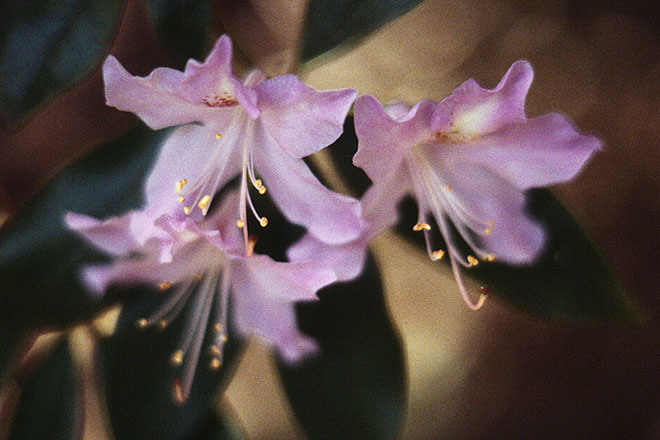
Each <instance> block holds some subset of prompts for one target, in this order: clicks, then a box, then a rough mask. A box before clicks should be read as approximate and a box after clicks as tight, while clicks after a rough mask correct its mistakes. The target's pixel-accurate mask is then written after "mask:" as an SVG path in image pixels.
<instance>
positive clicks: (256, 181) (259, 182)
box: [254, 179, 262, 189]
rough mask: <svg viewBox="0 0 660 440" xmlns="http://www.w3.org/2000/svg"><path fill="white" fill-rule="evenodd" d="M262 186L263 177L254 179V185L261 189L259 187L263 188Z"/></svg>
mask: <svg viewBox="0 0 660 440" xmlns="http://www.w3.org/2000/svg"><path fill="white" fill-rule="evenodd" d="M261 186H262V182H261V179H257V180H255V181H254V187H255V188H257V189H259V188H261Z"/></svg>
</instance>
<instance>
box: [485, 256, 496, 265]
mask: <svg viewBox="0 0 660 440" xmlns="http://www.w3.org/2000/svg"><path fill="white" fill-rule="evenodd" d="M486 261H488V262H489V263H492V262H493V261H495V255H493V254H488V255H486Z"/></svg>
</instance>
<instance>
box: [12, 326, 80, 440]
mask: <svg viewBox="0 0 660 440" xmlns="http://www.w3.org/2000/svg"><path fill="white" fill-rule="evenodd" d="M76 390H77V387H76V380H75V375H74V372H73V363H72V360H71V354H70V353H69V347H68V344H67V340H66V338H62V341H61V342H59V343H58V345H57V347H56V348H55V349H54V350H53V352H52V353H51V354H50V355H49V357H48V359H46V360H45V361H44V363H43V364H41V365H40V366H39V367H38V368H37V370H36V371H34V373H32V375H31V376H30V378H29V379H28V380H27V382H26V383H25V384H24V386H23V392H22V394H21V398H20V402H19V405H18V408H17V410H16V414H15V415H14V421H13V424H12V428H11V434H10V436H9V439H10V440H23V439H25V440H32V439H40V440H48V439H53V440H67V439H76V438H79V437H80V435H81V434H82V406H81V403H82V400H81V399H80V395H79V393H78V392H76Z"/></svg>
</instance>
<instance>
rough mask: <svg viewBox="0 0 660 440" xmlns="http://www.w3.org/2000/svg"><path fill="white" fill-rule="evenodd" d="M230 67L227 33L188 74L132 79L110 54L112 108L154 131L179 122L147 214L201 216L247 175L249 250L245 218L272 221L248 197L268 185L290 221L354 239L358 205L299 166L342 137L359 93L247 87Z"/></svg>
mask: <svg viewBox="0 0 660 440" xmlns="http://www.w3.org/2000/svg"><path fill="white" fill-rule="evenodd" d="M231 63H232V48H231V41H230V39H229V37H227V36H223V37H221V38H220V39H219V40H218V42H217V43H216V45H215V47H214V48H213V50H212V51H211V53H210V54H209V56H208V57H207V59H206V61H205V62H204V63H203V64H200V63H198V62H197V61H195V60H190V61H189V62H188V64H187V65H186V68H185V71H184V72H179V71H177V70H173V69H169V68H158V69H156V70H154V71H153V72H152V73H151V74H150V75H149V76H147V77H145V78H141V77H135V76H131V75H130V74H129V73H128V72H127V71H126V70H125V69H124V68H123V67H122V66H121V64H119V61H117V59H115V58H114V57H112V56H110V57H108V59H107V60H106V62H105V64H104V65H103V77H104V80H105V94H106V100H107V104H108V105H111V106H114V107H116V108H118V109H120V110H124V111H130V112H133V113H135V114H136V115H138V116H139V117H140V118H141V119H142V120H143V121H144V122H145V123H146V124H147V125H149V126H150V127H151V128H153V129H161V128H164V127H168V126H174V125H182V126H181V127H179V128H177V129H176V130H175V131H174V133H173V134H172V135H171V136H170V137H169V138H168V139H167V141H166V143H165V145H164V148H163V151H162V153H161V155H160V157H159V160H158V163H157V164H156V167H155V169H154V171H153V173H152V175H151V177H150V180H149V182H148V183H147V187H146V195H147V207H146V208H145V210H144V211H145V214H147V215H149V217H150V218H158V217H159V216H160V215H161V214H164V213H169V214H171V215H173V216H174V217H175V218H179V219H181V218H183V217H184V216H185V215H190V216H192V218H193V219H195V220H200V219H201V218H202V217H203V216H204V215H206V213H207V212H208V209H209V208H210V206H211V203H212V200H213V197H214V196H215V194H216V193H217V192H218V191H219V189H220V188H222V187H223V185H224V184H226V183H227V182H229V181H230V180H232V179H234V178H235V177H237V176H240V197H239V199H238V202H237V206H236V208H235V209H236V211H235V222H236V223H237V225H238V227H240V228H243V230H244V241H245V245H246V247H247V246H248V242H249V240H248V237H249V235H248V231H247V224H248V221H247V217H248V215H249V214H248V213H249V212H251V213H252V214H253V215H254V216H255V217H256V219H257V221H258V222H259V224H260V225H261V226H266V225H267V224H268V219H267V218H266V217H264V216H262V215H260V214H259V213H258V212H257V210H256V209H255V208H254V205H253V203H252V199H251V195H250V191H256V192H257V193H258V194H264V193H265V192H266V187H268V192H269V193H270V194H271V195H272V197H273V200H274V201H275V203H276V204H277V205H278V207H279V208H280V210H281V211H282V212H283V214H284V215H285V216H286V217H287V218H288V219H289V220H290V221H292V222H294V223H297V224H300V225H303V226H305V227H306V228H307V229H308V231H309V232H310V233H311V234H313V235H314V236H316V237H317V238H318V239H320V240H322V241H323V242H326V243H342V242H345V241H348V240H351V239H354V238H355V237H357V236H358V234H359V231H360V228H361V227H362V222H361V219H360V205H359V203H358V202H357V201H356V200H354V199H352V198H350V197H346V196H343V195H340V194H336V193H334V192H332V191H330V190H328V189H327V188H325V187H324V186H323V185H321V183H320V182H319V181H318V180H317V179H316V177H315V176H314V175H313V174H312V173H311V171H310V170H309V168H308V167H307V166H306V165H305V163H304V162H303V160H302V159H303V157H305V156H307V155H310V154H312V153H315V152H317V151H319V150H320V149H322V148H324V147H326V146H327V145H329V144H331V143H332V142H333V141H335V140H336V139H337V138H338V137H339V135H340V134H341V133H342V130H343V122H344V119H345V117H346V114H347V112H348V110H349V108H350V106H351V105H352V103H353V101H354V100H355V97H356V92H355V91H354V90H348V89H346V90H337V91H326V92H318V91H316V90H314V89H312V88H310V87H308V86H307V85H305V84H304V83H303V82H301V81H300V80H299V79H298V78H297V77H296V76H294V75H282V76H278V77H275V78H271V79H266V78H265V75H264V74H263V73H262V72H260V71H254V72H252V73H251V74H250V75H248V77H247V78H246V79H245V81H244V82H241V81H239V80H237V79H236V78H235V77H234V76H233V73H232V66H231ZM183 124H185V125H183ZM257 173H259V175H260V177H258V176H257Z"/></svg>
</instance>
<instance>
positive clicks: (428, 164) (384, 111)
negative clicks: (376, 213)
mask: <svg viewBox="0 0 660 440" xmlns="http://www.w3.org/2000/svg"><path fill="white" fill-rule="evenodd" d="M532 77H533V73H532V69H531V66H530V65H529V64H528V63H527V62H525V61H518V62H516V63H514V64H513V65H512V66H511V68H510V69H509V71H508V72H507V73H506V75H505V76H504V78H502V80H501V81H500V83H499V84H498V85H497V87H495V88H494V89H493V90H486V89H483V88H481V87H480V86H479V84H478V83H477V82H476V81H475V80H473V79H470V80H468V81H466V82H465V83H463V84H462V85H461V86H459V87H458V88H457V89H456V90H454V92H453V93H452V94H451V95H450V96H448V97H447V98H445V99H443V100H442V101H440V102H439V103H434V102H431V101H421V102H419V103H418V104H417V105H415V106H414V107H413V108H412V109H410V108H408V107H407V106H404V105H401V104H399V105H394V106H391V107H389V108H383V106H382V105H381V104H380V103H379V102H378V101H377V100H376V99H375V98H374V97H372V96H361V97H360V98H358V100H357V101H356V103H355V111H354V112H355V130H356V133H357V136H358V142H359V146H358V152H357V153H356V155H355V157H354V158H353V163H354V164H355V165H356V166H358V167H360V168H362V169H363V170H364V171H365V172H366V173H367V175H368V176H369V178H370V179H371V180H372V182H373V187H372V190H371V194H370V200H369V202H368V203H366V202H363V203H364V206H365V208H364V209H365V211H370V210H374V209H376V210H381V215H383V216H391V215H393V213H394V209H395V207H396V203H397V202H398V200H400V199H401V197H402V196H404V195H405V194H407V193H411V194H413V195H414V197H415V198H416V200H417V204H418V207H419V219H418V222H417V224H416V225H414V227H413V229H414V230H415V231H421V232H423V233H424V235H425V239H426V245H427V252H428V254H429V256H430V258H431V259H433V260H437V259H440V258H442V257H443V256H444V254H445V250H443V249H434V248H433V247H432V244H431V240H430V236H429V231H430V230H431V229H432V228H433V227H435V226H436V225H437V227H438V228H439V230H440V232H441V234H442V235H443V237H444V239H445V242H446V244H447V253H448V258H450V260H451V263H452V268H453V270H454V274H455V277H456V280H457V283H458V286H459V289H460V291H461V294H462V295H463V298H464V299H465V301H466V303H467V304H468V305H469V306H470V307H472V308H478V307H479V306H480V305H481V304H482V303H483V299H484V296H483V295H482V296H481V297H480V300H479V302H478V303H477V304H474V303H473V302H472V300H471V299H470V298H469V296H468V293H467V291H466V288H465V286H464V284H463V281H462V279H461V275H460V268H461V266H462V267H470V266H476V265H478V264H479V262H480V261H486V262H489V261H494V260H498V261H501V262H504V263H509V264H516V265H518V264H527V263H531V262H533V261H534V259H535V258H536V257H538V256H539V255H540V253H541V252H542V249H543V245H544V239H545V234H544V230H543V228H542V227H541V225H539V224H538V223H537V222H535V221H534V220H532V219H531V218H529V217H528V216H527V214H526V213H525V191H526V190H528V189H530V188H534V187H542V186H547V185H552V184H556V183H559V182H566V181H568V180H571V179H572V178H573V177H574V176H575V175H576V174H577V173H578V172H579V170H580V169H581V168H582V167H583V165H584V164H585V162H586V161H587V160H588V159H589V157H590V156H591V154H592V153H593V152H594V151H596V150H598V149H600V147H601V142H600V141H599V140H598V139H597V138H595V137H593V136H585V135H582V134H580V133H578V132H576V131H575V129H573V127H572V126H571V124H570V123H569V122H567V121H566V119H564V118H563V117H562V116H560V115H558V114H548V115H545V116H541V117H538V118H532V119H527V118H526V117H525V110H524V106H525V97H526V95H527V91H528V89H529V86H530V84H531V82H532ZM367 204H368V205H369V206H370V208H367V207H366V206H367ZM429 214H432V215H433V217H434V218H435V225H432V224H431V222H430V221H429V220H428V215H429ZM365 215H366V216H369V215H373V214H368V213H367V214H365ZM455 232H458V234H460V236H461V237H462V239H463V240H464V241H465V242H466V243H467V244H468V245H469V246H470V247H471V248H472V250H473V251H474V254H465V253H464V252H462V251H461V250H460V246H459V242H458V241H457V236H456V234H455Z"/></svg>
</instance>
